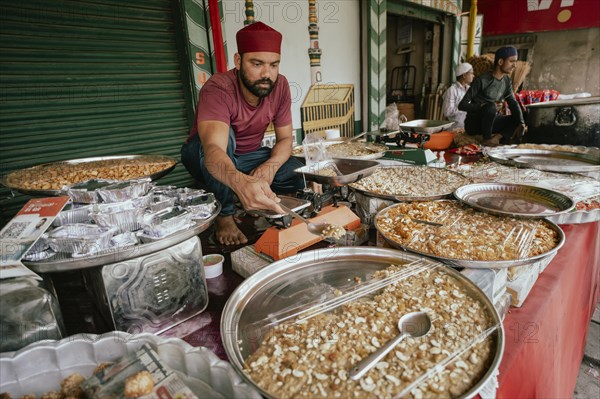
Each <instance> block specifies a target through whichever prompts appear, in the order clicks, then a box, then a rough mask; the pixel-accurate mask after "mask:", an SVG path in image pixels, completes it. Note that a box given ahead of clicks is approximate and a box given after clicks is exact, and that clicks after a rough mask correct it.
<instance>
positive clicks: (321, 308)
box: [250, 259, 443, 328]
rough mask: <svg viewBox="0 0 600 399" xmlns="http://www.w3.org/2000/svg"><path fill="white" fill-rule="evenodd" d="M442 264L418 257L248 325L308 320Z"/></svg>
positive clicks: (272, 324)
mask: <svg viewBox="0 0 600 399" xmlns="http://www.w3.org/2000/svg"><path fill="white" fill-rule="evenodd" d="M442 266H443V265H442V264H441V263H438V262H433V261H431V260H429V259H419V260H416V261H413V262H411V263H408V264H407V265H405V269H403V270H401V271H398V272H395V273H390V275H388V276H387V277H385V278H382V279H375V280H370V281H366V282H363V283H358V284H354V285H353V286H352V288H351V289H350V290H349V291H347V292H342V293H341V294H339V295H335V296H334V297H332V298H329V299H327V300H325V301H324V302H319V303H316V304H313V305H310V304H309V306H308V307H305V305H301V306H294V307H291V308H285V309H282V310H280V311H279V312H277V313H271V314H269V316H268V317H267V318H268V320H267V319H262V320H258V321H255V322H253V323H251V324H250V325H251V326H253V327H257V326H259V327H260V328H268V327H272V326H275V325H278V324H281V323H283V322H285V321H288V320H290V319H294V322H295V323H299V322H302V321H305V320H308V319H310V318H311V317H314V316H317V315H319V314H321V313H325V312H328V311H331V310H333V309H336V308H338V307H339V306H341V305H343V304H346V303H348V302H351V301H353V300H355V299H358V298H362V297H364V296H366V295H370V294H372V293H374V292H376V291H379V290H381V289H382V288H385V287H387V286H388V285H391V284H394V283H397V282H399V281H402V280H405V279H407V278H408V277H411V276H414V275H416V274H419V273H421V272H423V271H425V270H435V269H437V268H438V267H442Z"/></svg>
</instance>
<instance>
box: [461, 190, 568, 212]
mask: <svg viewBox="0 0 600 399" xmlns="http://www.w3.org/2000/svg"><path fill="white" fill-rule="evenodd" d="M454 196H455V197H456V198H457V199H458V200H460V201H462V202H464V203H465V204H467V205H469V206H472V207H473V208H476V209H479V210H481V211H484V212H488V213H492V214H496V215H507V216H515V217H528V218H543V217H547V216H556V215H560V214H563V213H566V212H569V211H571V210H572V209H573V208H574V207H575V202H574V201H573V200H572V199H571V198H569V197H568V196H566V195H564V194H561V193H559V192H557V191H552V190H548V189H545V188H540V187H535V186H528V185H524V184H507V183H476V184H468V185H465V186H462V187H459V188H457V189H456V191H454Z"/></svg>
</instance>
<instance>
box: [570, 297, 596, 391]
mask: <svg viewBox="0 0 600 399" xmlns="http://www.w3.org/2000/svg"><path fill="white" fill-rule="evenodd" d="M573 398H577V399H592V398H600V303H599V304H597V305H596V311H595V312H594V316H593V317H592V321H591V322H590V329H589V331H588V337H587V342H586V345H585V354H584V355H583V361H582V362H581V367H580V369H579V375H578V376H577V384H576V385H575V392H574V393H573Z"/></svg>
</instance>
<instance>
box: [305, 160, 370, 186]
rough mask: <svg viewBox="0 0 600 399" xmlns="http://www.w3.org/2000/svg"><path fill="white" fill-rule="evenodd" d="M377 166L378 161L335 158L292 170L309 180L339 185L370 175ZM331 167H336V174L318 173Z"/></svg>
mask: <svg viewBox="0 0 600 399" xmlns="http://www.w3.org/2000/svg"><path fill="white" fill-rule="evenodd" d="M378 167H379V162H377V161H363V160H359V159H338V158H335V159H332V160H330V161H322V162H317V163H315V164H312V165H310V166H303V167H301V168H298V169H296V170H294V172H296V173H298V174H301V175H304V176H305V177H306V179H307V180H310V181H315V182H317V183H321V184H330V185H333V186H337V187H341V186H345V185H346V184H350V183H354V182H355V181H357V180H360V179H362V178H363V177H367V176H370V175H371V174H373V172H375V169H377V168H378ZM332 168H333V169H335V168H337V170H338V171H339V173H338V174H337V175H336V176H327V175H323V174H319V173H320V172H321V171H323V170H331V169H332ZM334 173H335V172H334Z"/></svg>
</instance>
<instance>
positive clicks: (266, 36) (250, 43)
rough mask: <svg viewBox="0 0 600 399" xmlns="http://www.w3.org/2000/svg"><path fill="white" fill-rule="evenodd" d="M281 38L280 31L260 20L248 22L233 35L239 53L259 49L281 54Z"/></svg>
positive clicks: (254, 51)
mask: <svg viewBox="0 0 600 399" xmlns="http://www.w3.org/2000/svg"><path fill="white" fill-rule="evenodd" d="M281 39H282V37H281V33H279V32H277V31H276V30H275V29H273V28H271V27H269V26H267V25H265V24H263V23H262V22H255V23H253V24H250V25H248V26H246V27H244V28H243V29H240V30H239V31H238V33H237V34H236V35H235V40H236V42H237V47H238V53H240V54H243V53H256V52H261V51H266V52H269V53H277V54H281Z"/></svg>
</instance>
